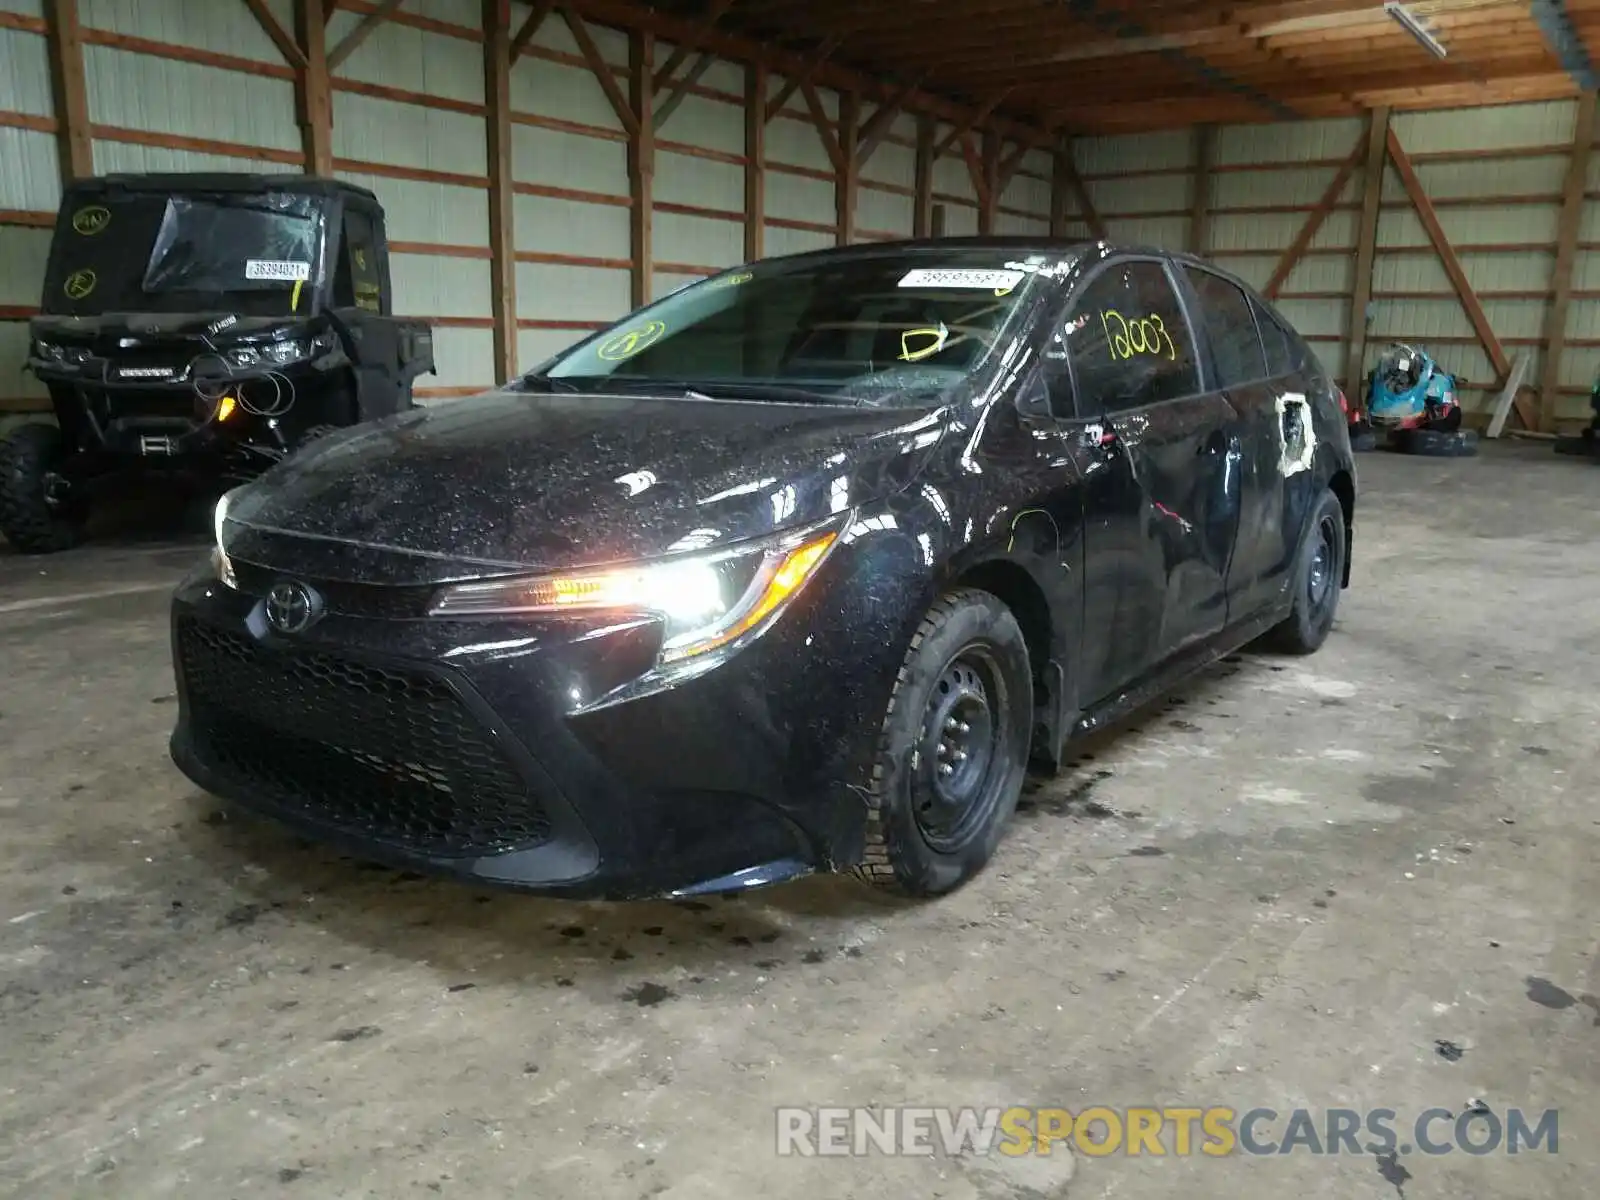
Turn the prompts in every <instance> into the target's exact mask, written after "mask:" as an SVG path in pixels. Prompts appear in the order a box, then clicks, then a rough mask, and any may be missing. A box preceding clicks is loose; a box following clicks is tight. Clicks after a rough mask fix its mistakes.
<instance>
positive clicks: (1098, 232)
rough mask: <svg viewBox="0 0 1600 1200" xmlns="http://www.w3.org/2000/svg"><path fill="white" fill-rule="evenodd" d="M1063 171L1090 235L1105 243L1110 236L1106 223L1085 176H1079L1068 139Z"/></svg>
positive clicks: (1063, 146) (1070, 142) (1062, 148)
mask: <svg viewBox="0 0 1600 1200" xmlns="http://www.w3.org/2000/svg"><path fill="white" fill-rule="evenodd" d="M1061 169H1062V171H1063V172H1065V174H1066V178H1067V189H1068V190H1069V191H1070V192H1071V193H1072V198H1073V199H1074V200H1075V201H1077V204H1078V215H1079V216H1081V217H1082V218H1083V220H1084V223H1085V224H1086V225H1088V226H1089V233H1090V235H1091V236H1093V237H1094V238H1095V239H1097V240H1098V241H1102V242H1103V241H1105V240H1106V238H1107V237H1108V236H1109V235H1108V234H1107V232H1106V223H1105V222H1104V221H1103V220H1101V219H1100V214H1099V213H1098V212H1097V211H1096V210H1095V207H1094V200H1093V199H1091V198H1090V196H1089V189H1088V188H1086V187H1085V186H1084V185H1083V176H1081V175H1079V174H1078V164H1077V162H1076V161H1074V159H1073V154H1072V139H1071V138H1068V139H1067V140H1066V141H1065V142H1064V143H1063V144H1062V147H1061Z"/></svg>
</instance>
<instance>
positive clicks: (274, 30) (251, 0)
mask: <svg viewBox="0 0 1600 1200" xmlns="http://www.w3.org/2000/svg"><path fill="white" fill-rule="evenodd" d="M244 5H245V7H246V8H248V9H249V10H250V12H251V13H252V14H253V15H254V16H255V19H256V23H257V24H258V25H260V26H261V28H262V29H263V30H264V31H265V32H266V35H267V36H268V37H269V38H271V39H272V44H273V45H274V46H276V47H277V48H278V53H279V54H281V55H283V60H284V61H285V62H286V63H288V64H289V65H290V66H291V67H294V68H295V69H296V70H304V69H305V65H306V55H305V51H303V50H302V49H300V44H299V43H298V42H296V41H295V40H294V37H293V36H292V35H291V34H290V33H289V31H288V30H287V29H285V28H284V27H283V26H282V24H280V23H279V21H278V18H277V17H275V16H274V15H273V13H272V9H270V8H269V7H267V0H244Z"/></svg>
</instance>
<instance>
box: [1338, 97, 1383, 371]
mask: <svg viewBox="0 0 1600 1200" xmlns="http://www.w3.org/2000/svg"><path fill="white" fill-rule="evenodd" d="M1388 143H1389V110H1388V109H1387V108H1375V109H1373V110H1372V111H1371V112H1370V113H1368V114H1367V153H1366V169H1365V172H1364V174H1363V175H1362V176H1361V225H1360V229H1359V232H1358V233H1357V235H1356V277H1355V285H1354V286H1355V295H1354V296H1352V297H1351V300H1350V344H1349V346H1348V347H1347V348H1346V351H1345V359H1344V379H1343V381H1342V382H1343V383H1344V390H1345V394H1346V395H1350V396H1354V395H1356V394H1357V393H1358V392H1359V390H1360V387H1361V375H1362V366H1363V364H1364V363H1365V362H1366V357H1367V308H1368V306H1369V305H1370V304H1371V303H1372V260H1373V258H1374V257H1375V255H1376V254H1377V247H1378V202H1379V201H1380V200H1382V199H1383V164H1384V154H1385V152H1386V150H1387V147H1388Z"/></svg>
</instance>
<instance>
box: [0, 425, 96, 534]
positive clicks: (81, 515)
mask: <svg viewBox="0 0 1600 1200" xmlns="http://www.w3.org/2000/svg"><path fill="white" fill-rule="evenodd" d="M66 454H67V447H66V441H65V439H63V438H62V436H61V431H60V430H59V429H57V428H56V427H55V426H54V425H41V424H30V425H20V426H18V427H17V428H16V429H13V430H12V431H11V433H10V434H8V435H7V436H6V437H5V438H4V439H3V440H0V534H4V535H5V538H6V540H7V541H8V542H10V543H11V544H12V545H13V546H15V547H16V548H17V549H18V550H19V551H21V552H22V553H23V554H54V553H57V552H58V551H61V550H70V549H71V548H72V547H73V546H76V545H77V544H78V543H79V542H81V541H83V534H84V526H85V525H86V524H87V522H88V509H87V506H86V505H85V504H83V502H82V501H81V500H78V501H74V500H73V499H72V498H71V497H65V498H61V499H52V498H51V490H52V487H53V486H54V483H53V479H52V477H53V476H54V475H55V472H56V469H57V468H58V467H59V466H60V465H61V462H62V460H63V459H64V458H65V457H66Z"/></svg>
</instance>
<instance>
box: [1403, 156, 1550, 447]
mask: <svg viewBox="0 0 1600 1200" xmlns="http://www.w3.org/2000/svg"><path fill="white" fill-rule="evenodd" d="M1388 146H1389V159H1390V161H1391V162H1393V163H1394V169H1395V171H1396V172H1397V173H1398V174H1399V176H1400V182H1401V183H1403V184H1404V185H1405V189H1406V194H1407V195H1408V196H1410V197H1411V203H1412V204H1413V205H1415V206H1416V209H1417V217H1418V218H1419V219H1420V220H1421V221H1422V227H1423V228H1424V229H1425V230H1427V231H1428V240H1429V241H1431V242H1432V243H1433V248H1434V250H1435V251H1436V252H1437V253H1438V255H1439V262H1440V263H1441V264H1442V265H1443V266H1444V273H1445V274H1446V275H1448V276H1449V277H1450V284H1451V286H1452V287H1454V288H1455V290H1456V295H1457V296H1459V297H1460V298H1461V307H1462V308H1464V309H1466V310H1467V320H1469V321H1471V322H1472V329H1473V332H1475V333H1476V334H1477V335H1478V341H1479V342H1480V343H1482V345H1483V349H1484V352H1485V353H1486V354H1488V356H1489V362H1490V363H1491V364H1492V365H1493V367H1494V372H1495V380H1496V381H1497V382H1504V380H1505V379H1506V377H1507V376H1508V375H1510V374H1511V360H1510V359H1509V358H1507V357H1506V351H1505V347H1504V346H1502V345H1501V344H1500V339H1499V338H1498V337H1497V336H1495V332H1494V327H1493V326H1492V325H1490V324H1489V317H1488V314H1487V313H1485V312H1484V311H1483V304H1482V303H1481V302H1480V301H1479V300H1478V294H1477V293H1476V292H1475V291H1473V290H1472V283H1471V281H1470V280H1468V279H1467V272H1466V270H1465V269H1464V268H1463V267H1462V265H1461V260H1460V259H1459V258H1457V257H1456V252H1455V249H1454V247H1452V246H1451V245H1450V239H1449V238H1447V237H1445V234H1444V227H1443V226H1442V225H1440V224H1439V214H1438V213H1437V212H1435V211H1434V208H1433V202H1432V201H1431V200H1429V199H1428V193H1427V192H1425V191H1424V190H1423V188H1422V181H1421V180H1420V179H1418V178H1417V172H1416V168H1415V167H1413V166H1412V165H1411V159H1410V158H1408V157H1407V156H1406V151H1405V147H1404V146H1402V145H1401V144H1400V138H1399V136H1398V135H1397V134H1396V133H1395V131H1394V130H1393V128H1391V129H1390V130H1389V131H1388ZM1512 405H1513V407H1515V408H1516V410H1517V415H1518V416H1519V417H1521V418H1522V423H1523V424H1524V425H1525V426H1526V427H1527V428H1529V429H1535V428H1537V427H1538V416H1537V415H1536V414H1535V413H1534V411H1533V406H1532V405H1531V404H1530V403H1528V401H1526V400H1524V399H1523V398H1522V397H1520V396H1519V397H1517V398H1516V399H1515V400H1513V401H1512Z"/></svg>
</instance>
